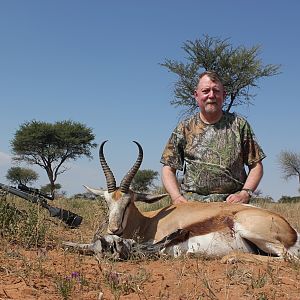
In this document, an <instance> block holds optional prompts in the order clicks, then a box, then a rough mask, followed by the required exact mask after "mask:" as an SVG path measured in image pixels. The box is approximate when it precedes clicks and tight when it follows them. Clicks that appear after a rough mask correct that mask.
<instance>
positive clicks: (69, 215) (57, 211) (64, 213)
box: [0, 183, 82, 228]
mask: <svg viewBox="0 0 300 300" xmlns="http://www.w3.org/2000/svg"><path fill="white" fill-rule="evenodd" d="M0 188H1V189H2V190H4V191H7V192H9V193H11V194H13V195H16V196H18V197H21V198H23V199H25V200H27V201H29V202H32V203H37V204H40V205H41V206H42V207H44V208H45V209H47V210H48V211H49V213H50V216H51V217H54V218H58V219H60V220H62V221H63V222H65V223H66V224H67V225H68V226H69V227H71V228H75V227H78V226H79V225H80V224H81V222H82V217H81V216H79V215H77V214H75V213H73V212H71V211H68V210H65V209H62V208H58V207H54V206H51V205H49V204H48V203H47V201H46V199H45V198H44V197H42V196H39V195H35V194H29V193H26V192H24V191H20V190H19V189H17V188H14V187H11V186H9V185H5V184H3V183H0Z"/></svg>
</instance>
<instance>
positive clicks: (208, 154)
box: [161, 71, 265, 204]
mask: <svg viewBox="0 0 300 300" xmlns="http://www.w3.org/2000/svg"><path fill="white" fill-rule="evenodd" d="M194 97H195V99H196V101H197V103H198V106H199V108H200V113H197V114H196V115H195V116H193V117H191V118H190V119H188V120H185V121H183V122H181V123H180V124H179V125H178V126H177V127H176V128H175V130H174V131H173V133H172V135H171V137H170V139H169V141H168V143H167V145H166V147H165V150H164V152H163V154H162V158H161V163H162V164H163V168H162V181H163V184H164V186H165V188H166V190H167V192H168V193H169V195H170V197H171V199H172V202H173V203H174V204H177V203H185V202H187V201H188V199H191V200H200V201H227V202H229V203H248V202H249V200H250V198H251V196H252V193H253V192H254V191H255V189H256V188H257V186H258V184H259V182H260V180H261V178H262V176H263V165H262V160H263V159H264V158H265V154H264V152H263V151H262V149H261V148H260V146H259V145H258V143H257V141H256V139H255V135H254V133H253V131H252V129H251V127H250V125H249V123H248V122H247V121H246V120H245V119H244V118H242V117H240V116H237V115H236V114H233V113H226V112H224V111H223V110H222V105H223V102H224V99H225V90H224V87H223V84H222V81H221V79H220V78H219V77H218V75H217V74H216V73H214V72H209V71H207V72H204V73H202V74H201V75H200V77H199V83H198V86H197V88H196V90H195V92H194ZM245 165H246V166H248V170H249V171H248V174H247V173H246V170H245ZM177 170H181V171H182V170H183V171H184V175H183V182H182V185H181V187H180V186H179V184H178V181H177V177H176V171H177Z"/></svg>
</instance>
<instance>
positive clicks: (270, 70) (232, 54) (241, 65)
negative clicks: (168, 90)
mask: <svg viewBox="0 0 300 300" xmlns="http://www.w3.org/2000/svg"><path fill="white" fill-rule="evenodd" d="M260 48H261V47H260V46H258V45H256V46H253V47H251V48H246V47H244V46H239V47H236V48H234V47H233V46H232V45H231V44H230V43H229V40H228V39H223V40H222V39H219V38H214V37H209V36H208V35H204V37H203V39H196V40H195V41H187V42H185V43H184V44H183V47H182V49H183V50H184V52H185V54H186V62H179V61H176V60H171V59H166V60H165V61H164V63H162V64H161V65H162V66H164V67H166V68H167V69H168V70H169V71H170V72H172V73H175V74H176V75H178V77H179V78H178V80H177V82H176V83H175V85H174V99H172V100H171V101H170V103H171V105H174V106H175V107H178V106H181V107H185V109H184V111H183V114H184V115H190V114H192V113H194V112H195V111H196V110H198V105H197V103H196V101H195V99H194V96H193V95H194V90H195V88H196V86H197V84H198V79H199V75H200V73H202V72H204V71H215V72H217V73H218V74H219V76H220V77H221V78H222V81H223V84H224V87H225V90H226V99H225V101H224V105H223V106H224V107H223V108H224V110H226V111H230V109H231V108H232V107H233V106H238V105H243V104H252V99H253V98H254V97H255V95H254V94H251V93H250V90H251V88H254V87H258V80H259V79H260V78H262V77H269V76H273V75H277V74H279V69H280V66H279V65H272V64H268V65H263V64H262V61H261V60H260V59H259V54H260Z"/></svg>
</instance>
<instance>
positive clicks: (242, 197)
mask: <svg viewBox="0 0 300 300" xmlns="http://www.w3.org/2000/svg"><path fill="white" fill-rule="evenodd" d="M249 201H250V196H249V194H248V193H247V191H240V192H238V193H235V194H231V195H229V196H228V197H227V198H226V202H227V203H246V204H247V203H249Z"/></svg>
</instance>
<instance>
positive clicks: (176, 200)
mask: <svg viewBox="0 0 300 300" xmlns="http://www.w3.org/2000/svg"><path fill="white" fill-rule="evenodd" d="M172 203H173V204H182V203H188V200H186V199H185V198H184V197H183V196H182V195H180V196H178V197H176V198H174V199H172Z"/></svg>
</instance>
